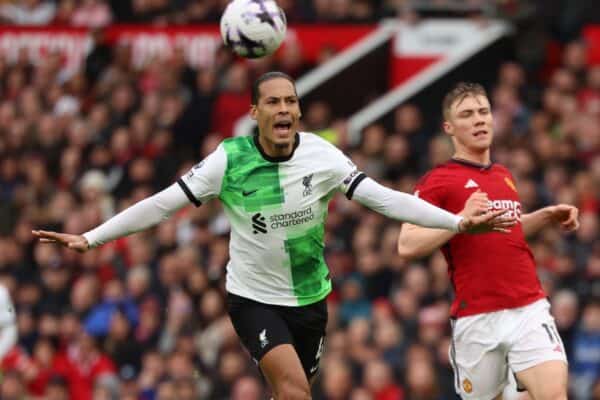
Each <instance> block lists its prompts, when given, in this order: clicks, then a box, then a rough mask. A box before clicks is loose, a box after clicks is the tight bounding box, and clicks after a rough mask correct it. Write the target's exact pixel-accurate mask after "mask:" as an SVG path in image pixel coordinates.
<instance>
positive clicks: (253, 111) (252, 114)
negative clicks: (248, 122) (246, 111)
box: [250, 104, 258, 121]
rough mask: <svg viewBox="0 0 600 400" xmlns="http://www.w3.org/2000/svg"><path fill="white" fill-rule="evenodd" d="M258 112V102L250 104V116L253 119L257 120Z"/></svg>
mask: <svg viewBox="0 0 600 400" xmlns="http://www.w3.org/2000/svg"><path fill="white" fill-rule="evenodd" d="M257 113H258V110H257V109H256V104H252V105H250V118H252V119H253V120H255V121H256V114H257Z"/></svg>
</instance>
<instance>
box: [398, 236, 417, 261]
mask: <svg viewBox="0 0 600 400" xmlns="http://www.w3.org/2000/svg"><path fill="white" fill-rule="evenodd" d="M398 255H399V256H400V257H401V258H403V259H404V260H406V261H411V260H413V259H415V258H418V257H419V255H420V254H419V251H418V249H417V248H416V247H415V246H412V245H411V244H410V243H409V242H408V241H406V240H403V238H402V237H400V239H398Z"/></svg>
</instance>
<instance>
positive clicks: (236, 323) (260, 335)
mask: <svg viewBox="0 0 600 400" xmlns="http://www.w3.org/2000/svg"><path fill="white" fill-rule="evenodd" d="M227 306H228V312H229V317H230V318H231V322H232V324H233V327H234V329H235V331H236V333H237V335H238V336H239V338H240V341H241V342H242V344H243V345H244V347H245V348H246V349H247V350H248V352H249V353H250V355H251V356H252V358H253V359H254V361H255V362H256V363H257V364H258V363H259V362H260V360H261V359H262V358H263V357H264V356H265V354H267V353H268V352H269V351H270V350H271V349H273V348H274V347H276V346H278V345H281V344H290V345H291V344H293V338H292V334H291V332H290V329H289V327H288V326H287V323H286V322H285V320H284V319H283V318H281V316H280V314H279V313H278V312H277V308H276V307H275V306H271V305H268V304H262V303H258V302H255V301H253V300H250V299H246V298H244V297H240V296H236V295H233V294H231V293H229V294H228V295H227Z"/></svg>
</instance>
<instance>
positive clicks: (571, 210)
mask: <svg viewBox="0 0 600 400" xmlns="http://www.w3.org/2000/svg"><path fill="white" fill-rule="evenodd" d="M553 222H556V223H558V224H560V227H561V228H562V229H563V230H564V231H566V232H572V231H574V230H576V229H577V228H579V210H578V209H577V207H574V206H571V205H569V204H558V205H555V206H548V207H544V208H540V209H539V210H537V211H534V212H531V213H529V214H523V215H522V216H521V225H522V227H523V233H524V234H525V237H527V236H530V235H533V234H535V233H537V232H538V231H539V230H540V229H542V228H544V227H545V226H546V225H548V224H550V223H553Z"/></svg>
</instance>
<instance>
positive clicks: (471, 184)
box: [465, 179, 479, 189]
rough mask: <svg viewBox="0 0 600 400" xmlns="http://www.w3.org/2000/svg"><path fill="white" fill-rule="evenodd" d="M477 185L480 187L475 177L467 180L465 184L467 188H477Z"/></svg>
mask: <svg viewBox="0 0 600 400" xmlns="http://www.w3.org/2000/svg"><path fill="white" fill-rule="evenodd" d="M476 187H479V185H478V184H477V182H475V181H474V180H473V179H469V180H468V181H467V184H466V185H465V189H471V188H476Z"/></svg>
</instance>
